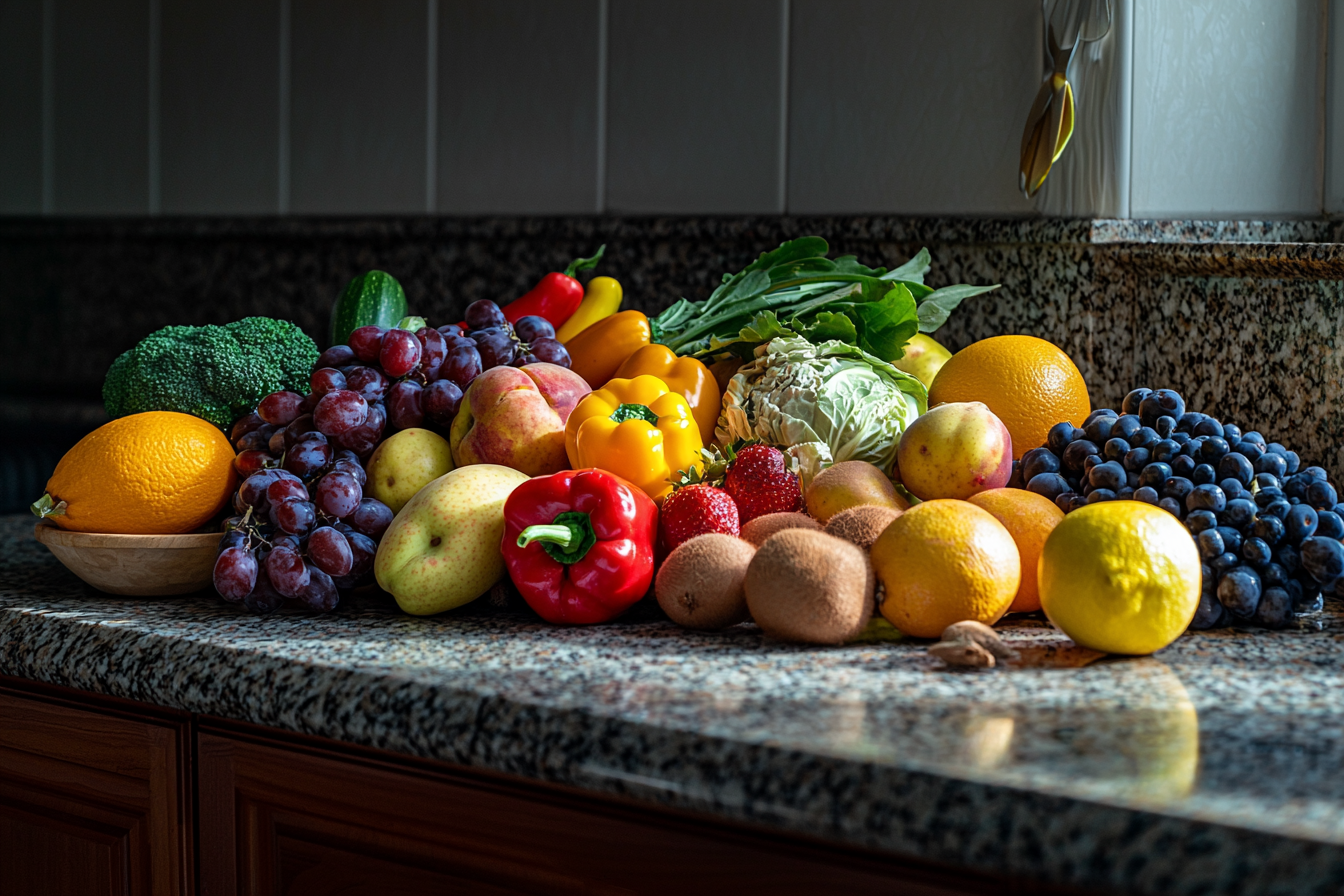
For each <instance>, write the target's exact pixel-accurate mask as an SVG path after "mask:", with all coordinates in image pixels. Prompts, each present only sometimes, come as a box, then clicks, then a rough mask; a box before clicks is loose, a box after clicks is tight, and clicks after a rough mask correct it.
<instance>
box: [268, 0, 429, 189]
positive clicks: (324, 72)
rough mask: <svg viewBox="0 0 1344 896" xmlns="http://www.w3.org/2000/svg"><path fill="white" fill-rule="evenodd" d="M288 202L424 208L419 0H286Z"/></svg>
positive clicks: (422, 10) (423, 20) (422, 14)
mask: <svg viewBox="0 0 1344 896" xmlns="http://www.w3.org/2000/svg"><path fill="white" fill-rule="evenodd" d="M293 4H294V5H293V24H292V26H291V27H292V31H291V33H292V36H293V43H292V47H293V49H292V81H291V84H292V87H291V93H290V102H291V109H292V113H291V121H292V125H291V128H292V132H291V146H292V147H293V149H292V153H293V154H292V157H291V162H290V171H291V184H292V194H291V201H290V209H291V210H292V211H294V212H297V213H299V214H347V213H356V212H362V213H366V214H381V213H388V212H422V211H424V210H425V205H426V203H425V123H426V118H427V116H426V114H425V91H426V86H427V84H428V73H427V64H428V63H427V61H426V56H427V51H426V47H427V33H426V27H427V18H428V17H427V13H426V9H427V6H426V3H425V0H378V2H368V0H293Z"/></svg>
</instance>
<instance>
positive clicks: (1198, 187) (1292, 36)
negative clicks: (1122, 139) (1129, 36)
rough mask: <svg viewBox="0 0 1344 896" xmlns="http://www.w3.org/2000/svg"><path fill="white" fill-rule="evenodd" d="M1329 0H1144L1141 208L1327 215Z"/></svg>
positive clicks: (1138, 92)
mask: <svg viewBox="0 0 1344 896" xmlns="http://www.w3.org/2000/svg"><path fill="white" fill-rule="evenodd" d="M1323 25H1324V18H1323V16H1322V3H1321V0H1200V2H1191V0H1137V4H1136V16H1135V33H1134V81H1133V156H1132V169H1131V205H1130V213H1131V215H1133V216H1134V217H1136V218H1209V217H1256V216H1270V217H1272V216H1284V215H1289V216H1294V215H1313V214H1319V213H1320V210H1321V180H1322V156H1321V135H1322V121H1321V112H1322V102H1321V92H1320V88H1321V81H1322V77H1321V75H1322V71H1321V66H1322V64H1323V57H1322V44H1321V42H1322V40H1323V34H1322V31H1323V28H1322V26H1323Z"/></svg>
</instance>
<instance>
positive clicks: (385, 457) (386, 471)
mask: <svg viewBox="0 0 1344 896" xmlns="http://www.w3.org/2000/svg"><path fill="white" fill-rule="evenodd" d="M452 469H453V451H452V448H451V447H449V445H448V440H447V439H445V438H444V437H443V436H441V435H439V434H438V433H433V432H430V431H429V430H427V429H403V430H402V431H401V432H399V433H397V434H396V435H394V436H392V437H391V438H389V439H387V441H385V442H383V444H381V445H379V446H378V450H377V451H375V452H373V456H372V457H370V458H369V463H368V466H367V467H366V472H367V474H368V480H369V481H368V484H367V485H366V486H365V487H364V494H366V495H368V496H369V497H370V498H377V499H378V500H379V501H382V502H383V503H384V504H386V505H387V506H388V507H391V508H392V512H393V513H400V512H401V508H403V507H405V506H406V502H407V501H409V500H411V496H412V495H414V494H415V493H416V492H418V491H420V489H422V488H424V487H425V486H426V485H427V484H428V483H430V482H433V481H434V480H435V479H438V478H439V477H440V476H442V475H443V474H444V473H447V472H449V471H450V470H452Z"/></svg>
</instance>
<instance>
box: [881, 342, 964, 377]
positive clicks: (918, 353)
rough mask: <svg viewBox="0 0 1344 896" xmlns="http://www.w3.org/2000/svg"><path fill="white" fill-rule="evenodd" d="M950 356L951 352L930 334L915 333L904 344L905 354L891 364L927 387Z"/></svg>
mask: <svg viewBox="0 0 1344 896" xmlns="http://www.w3.org/2000/svg"><path fill="white" fill-rule="evenodd" d="M950 357H952V353H951V352H950V351H948V350H947V349H946V348H944V347H943V346H942V344H941V343H939V342H938V341H937V340H936V339H934V338H933V337H932V336H928V335H926V334H924V333H916V334H915V335H914V336H911V337H910V341H909V342H907V343H906V344H905V354H904V355H902V356H901V357H899V358H897V359H896V360H895V361H892V362H891V366H892V367H895V368H896V369H897V370H904V371H905V372H906V373H908V374H911V375H912V376H914V377H915V378H916V379H917V380H919V381H920V382H921V383H923V384H924V388H926V389H928V388H930V387H931V386H932V385H933V378H934V377H935V376H937V375H938V371H939V370H942V369H943V365H944V364H946V363H947V359H948V358H950Z"/></svg>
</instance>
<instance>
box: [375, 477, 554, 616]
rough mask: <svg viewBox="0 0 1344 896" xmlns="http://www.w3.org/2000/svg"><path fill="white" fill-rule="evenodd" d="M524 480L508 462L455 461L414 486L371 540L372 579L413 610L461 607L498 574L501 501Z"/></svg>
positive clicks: (421, 613)
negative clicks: (377, 539) (374, 546)
mask: <svg viewBox="0 0 1344 896" xmlns="http://www.w3.org/2000/svg"><path fill="white" fill-rule="evenodd" d="M527 479H528V477H527V475H526V474H525V473H520V472H518V471H517V470H514V469H512V468H510V467H503V466H500V465H498V464H472V465H471V466H466V467H459V468H457V469H456V470H453V471H452V472H451V473H447V474H445V475H443V476H440V477H439V478H438V479H435V480H434V481H433V482H431V483H429V484H428V485H426V486H425V487H424V488H422V489H420V491H418V492H416V493H415V495H414V497H412V498H411V500H409V501H407V502H406V506H405V507H403V508H402V509H401V512H400V513H398V514H397V516H396V519H394V520H392V525H390V526H388V527H387V532H385V533H384V534H383V540H382V543H381V544H379V545H378V554H377V556H376V557H374V560H373V574H374V577H375V578H376V579H377V580H378V585H379V587H381V588H382V589H383V590H384V591H386V592H388V593H389V594H391V595H392V596H393V597H394V598H396V600H397V605H398V606H400V607H401V609H402V610H404V611H405V612H407V613H410V614H411V615H413V616H428V615H430V614H432V613H442V612H443V611H445V610H451V609H453V608H454V607H460V606H462V605H463V604H465V603H470V602H471V601H473V600H475V599H476V598H478V597H480V596H481V595H482V594H484V593H485V592H486V591H488V590H490V586H491V585H493V584H495V582H498V581H499V579H500V577H502V576H503V575H504V555H503V554H501V553H500V550H499V543H500V540H501V539H502V538H503V537H504V501H505V500H506V499H507V498H508V497H509V495H510V494H511V493H512V492H513V490H514V489H515V488H517V487H518V486H519V485H520V484H521V483H524V482H526V481H527Z"/></svg>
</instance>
